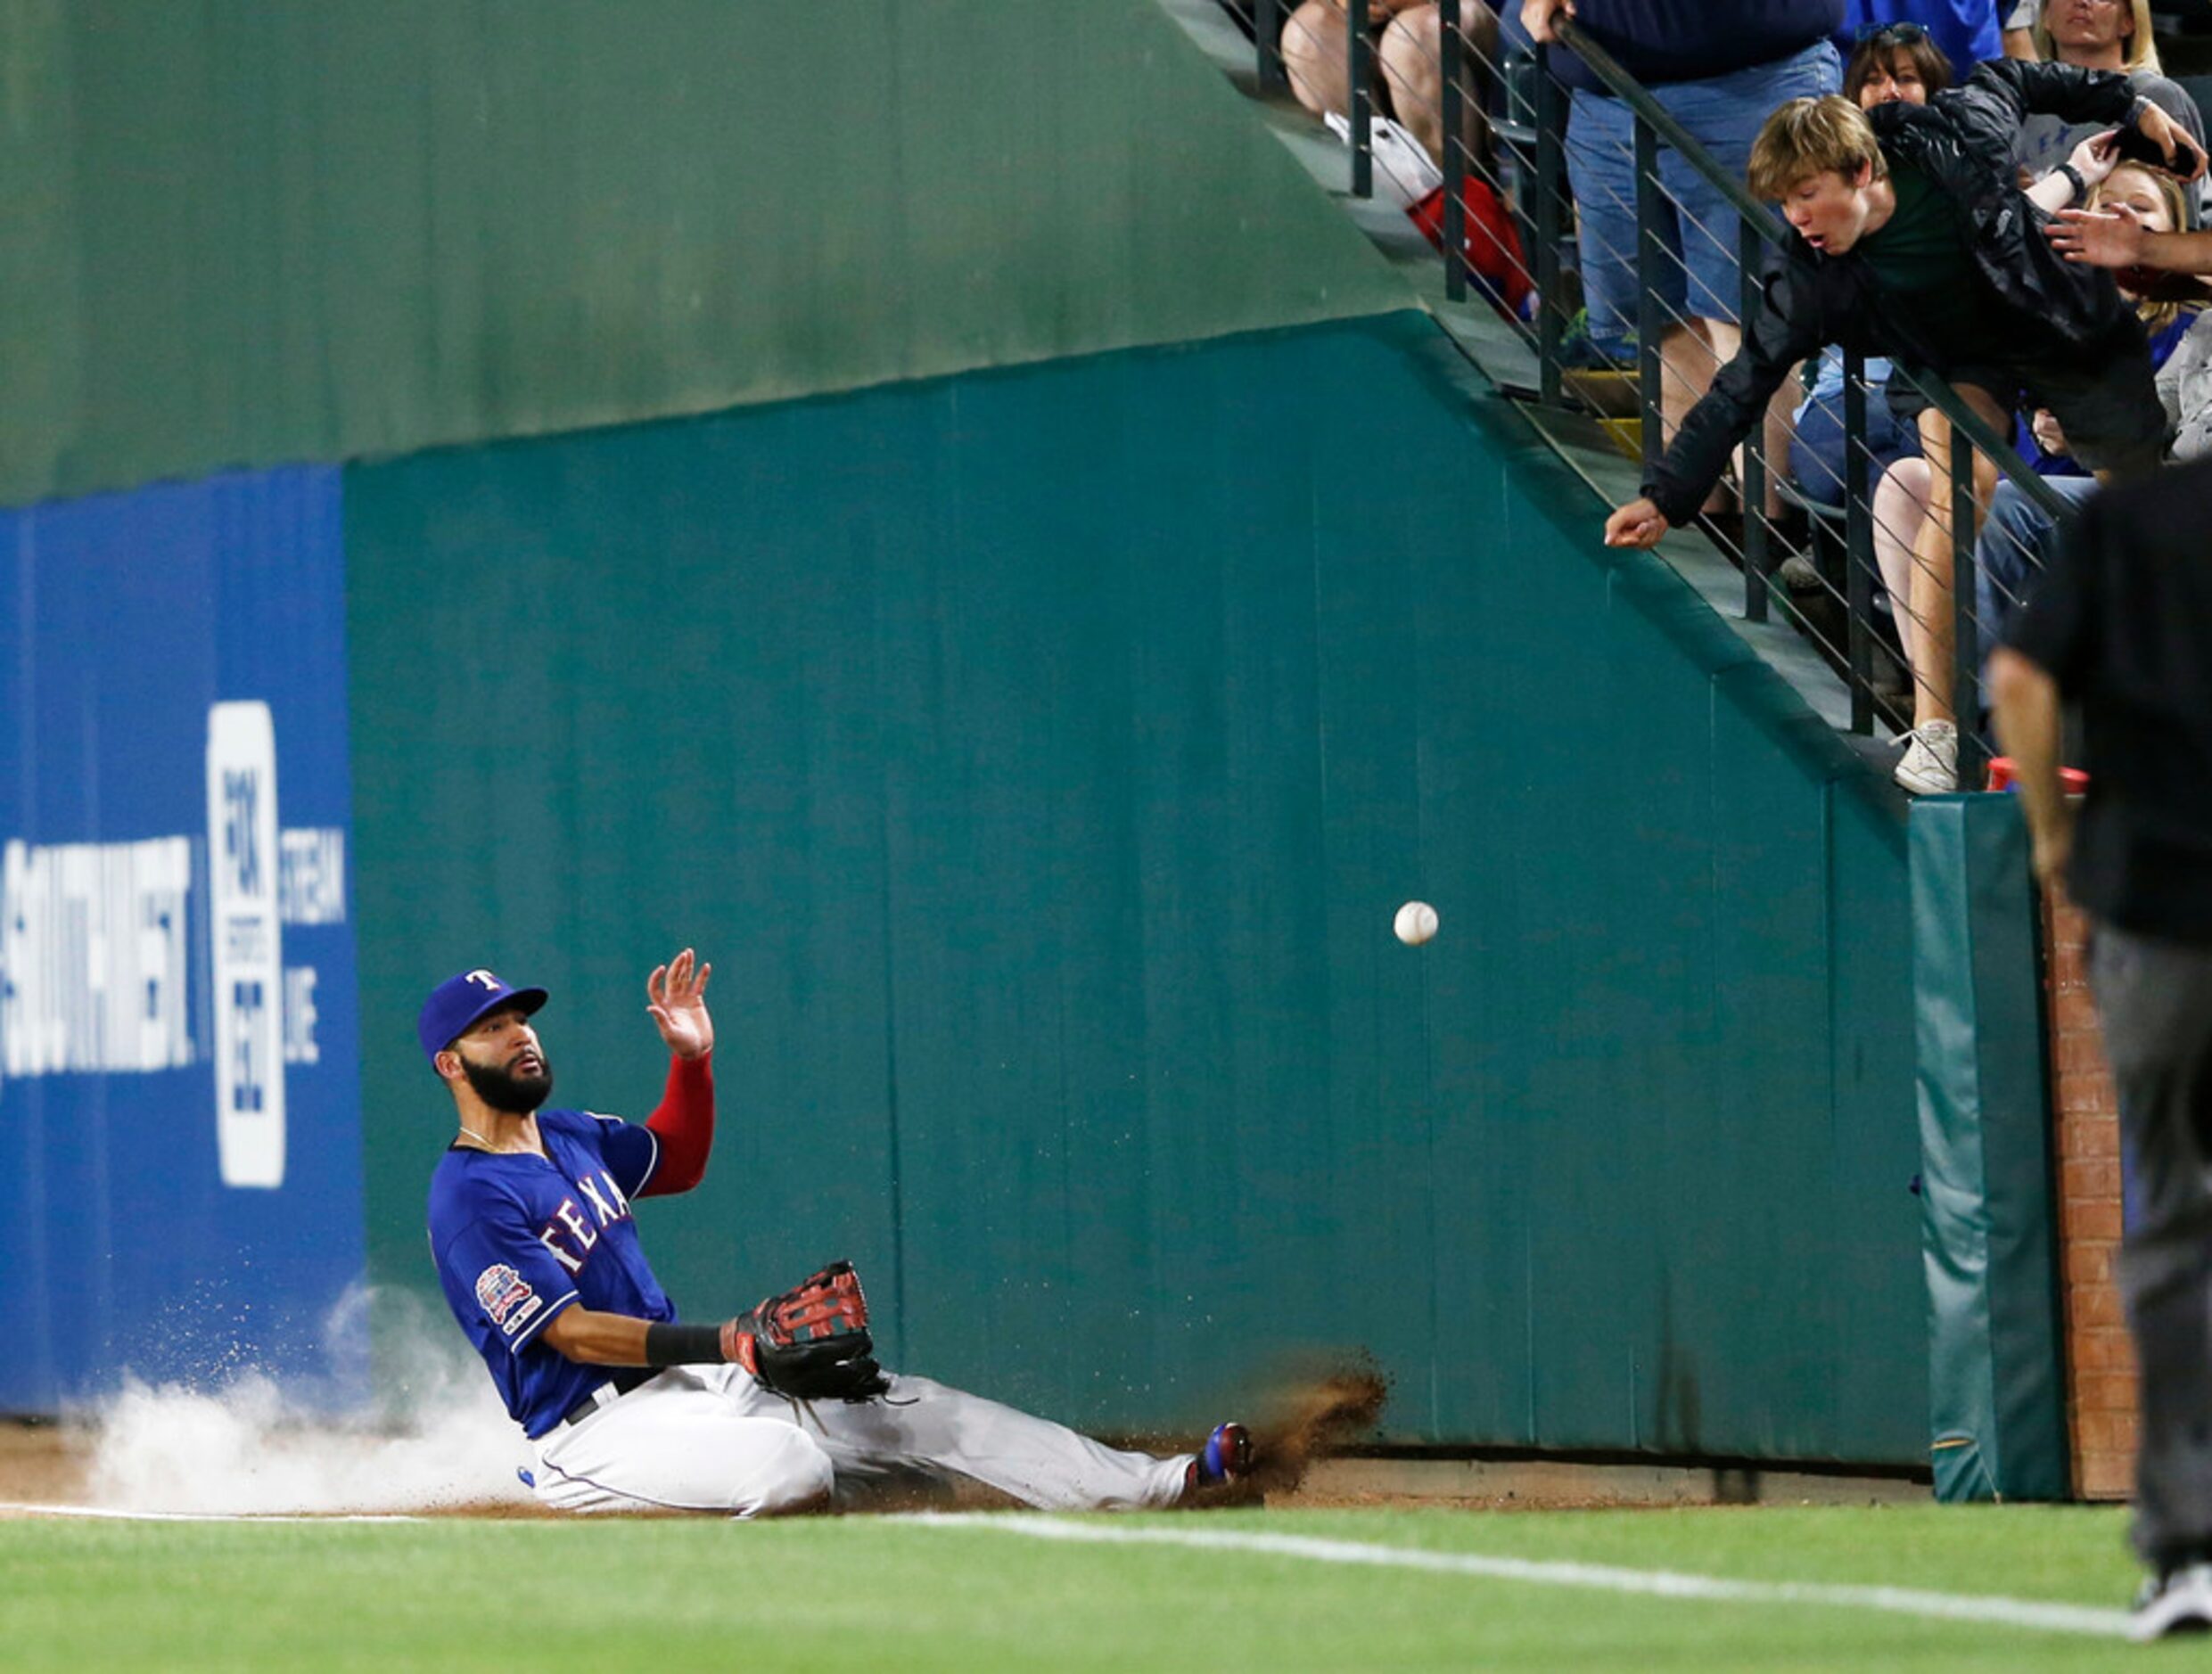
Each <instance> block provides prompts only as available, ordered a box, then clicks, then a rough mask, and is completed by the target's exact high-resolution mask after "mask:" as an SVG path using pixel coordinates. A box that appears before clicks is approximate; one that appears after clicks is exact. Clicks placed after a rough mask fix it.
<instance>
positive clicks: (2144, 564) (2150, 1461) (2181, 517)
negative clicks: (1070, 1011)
mask: <svg viewBox="0 0 2212 1674" xmlns="http://www.w3.org/2000/svg"><path fill="white" fill-rule="evenodd" d="M2208 521H2212V461H2200V462H2198V463H2195V464H2187V465H2181V466H2176V467H2175V469H2173V470H2172V471H2169V472H2165V473H2163V474H2162V475H2160V476H2159V478H2158V479H2157V480H2153V481H2150V482H2147V483H2143V484H2141V485H2136V486H2131V487H2126V488H2115V489H2113V490H2111V491H2109V492H2108V493H2105V494H2101V495H2099V496H2096V498H2094V499H2093V501H2091V502H2090V504H2089V505H2087V506H2086V507H2085V509H2084V511H2083V513H2082V516H2081V518H2080V520H2079V521H2078V522H2077V523H2076V525H2075V527H2074V529H2072V530H2071V531H2070V532H2069V534H2068V537H2067V538H2066V539H2065V540H2064V541H2063V542H2062V543H2061V545H2060V551H2059V554H2058V555H2057V557H2056V558H2055V559H2054V561H2053V562H2052V566H2051V568H2050V570H2048V571H2047V572H2046V573H2045V574H2044V576H2043V581H2042V584H2041V586H2040V587H2038V588H2037V589H2036V591H2035V595H2034V596H2033V597H2031V598H2030V599H2029V600H2028V602H2027V606H2026V607H2025V609H2024V610H2023V611H2021V613H2020V615H2019V619H2018V620H2016V621H2015V622H2014V623H2013V624H2012V626H2011V629H2010V631H2009V633H2008V634H2007V636H2006V639H2007V643H2006V644H2003V645H2002V646H2000V647H1999V648H1998V649H1997V650H1996V652H1994V653H1993V654H1992V656H1991V658H1990V665H1989V677H1990V690H1991V694H1992V698H1993V702H1994V707H1995V711H1996V722H1997V735H1998V738H1999V739H2000V741H2001V742H2002V744H2003V746H2004V748H2005V750H2006V751H2007V752H2008V753H2009V754H2010V755H2011V757H2012V759H2013V763H2014V766H2015V768H2016V770H2017V773H2018V783H2019V793H2020V800H2021V802H2022V804H2023V805H2024V807H2025V808H2026V811H2027V821H2028V829H2029V832H2030V833H2031V835H2032V837H2033V840H2034V845H2035V873H2036V875H2037V876H2038V877H2039V878H2040V879H2041V880H2042V881H2043V886H2044V888H2045V889H2046V890H2049V891H2051V893H2052V896H2053V897H2054V898H2057V897H2063V896H2067V895H2070V896H2071V897H2072V899H2074V900H2075V901H2076V903H2077V904H2078V905H2079V906H2080V907H2082V909H2083V910H2084V911H2085V913H2086V914H2087V915H2089V919H2090V924H2091V931H2092V939H2091V943H2090V954H2089V976H2090V984H2091V987H2092V988H2093V989H2094V990H2095V995H2096V1002H2097V1012H2098V1016H2099V1019H2100V1021H2101V1022H2102V1024H2103V1028H2104V1039H2105V1050H2106V1054H2107V1055H2108V1057H2109V1059H2110V1061H2111V1065H2112V1079H2113V1084H2114V1086H2115V1087H2117V1090H2118V1093H2119V1106H2120V1128H2121V1132H2122V1135H2123V1136H2124V1140H2125V1143H2126V1147H2127V1154H2128V1156H2129V1159H2130V1161H2131V1162H2132V1165H2133V1169H2132V1181H2133V1185H2134V1194H2133V1200H2134V1201H2133V1204H2132V1211H2133V1212H2132V1213H2131V1215H2130V1218H2129V1219H2128V1222H2127V1224H2126V1227H2125V1228H2124V1229H2123V1232H2122V1235H2121V1244H2120V1262H2119V1277H2120V1287H2121V1291H2122V1293H2123V1294H2124V1295H2125V1296H2126V1301H2127V1316H2128V1325H2129V1328H2130V1330H2131V1332H2132V1333H2133V1334H2134V1342H2135V1354H2136V1358H2137V1361H2138V1363H2139V1365H2140V1366H2141V1368H2142V1419H2141V1423H2142V1430H2141V1440H2140V1444H2139V1447H2138V1450H2137V1453H2136V1457H2135V1521H2134V1545H2135V1549H2136V1551H2137V1553H2138V1555H2140V1556H2141V1557H2142V1561H2143V1563H2144V1564H2145V1565H2146V1566H2148V1568H2149V1570H2150V1577H2149V1579H2148V1580H2146V1581H2145V1582H2144V1584H2143V1588H2142V1592H2141V1593H2140V1595H2139V1596H2137V1599H2136V1602H2135V1611H2134V1620H2133V1621H2132V1622H2131V1623H2130V1625H2129V1634H2130V1637H2134V1638H2137V1639H2155V1638H2160V1637H2165V1636H2166V1635H2167V1634H2170V1633H2181V1632H2204V1631H2207V1630H2212V1424H2208V1422H2207V1415H2208V1414H2212V658H2208V657H2207V656H2206V655H2205V647H2206V646H2207V645H2208V644H2212V551H2208V548H2207V545H2206V540H2205V534H2204V530H2205V527H2206V524H2207V523H2208ZM2066 702H2077V703H2078V704H2079V705H2080V706H2081V715H2082V722H2083V737H2084V740H2085V757H2084V759H2083V761H2082V764H2081V765H2082V766H2083V767H2085V768H2087V769H2088V773H2089V792H2088V797H2087V800H2086V801H2085V803H2084V805H2083V808H2082V810H2081V814H2080V816H2079V818H2078V821H2077V820H2076V816H2075V814H2074V811H2073V809H2072V808H2071V807H2070V806H2069V805H2068V802H2067V800H2066V799H2065V797H2064V796H2063V795H2062V794H2061V792H2060V778H2059V743H2060V709H2061V706H2062V705H2063V704H2064V703H2066Z"/></svg>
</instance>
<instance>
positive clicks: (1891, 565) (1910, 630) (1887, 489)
mask: <svg viewBox="0 0 2212 1674" xmlns="http://www.w3.org/2000/svg"><path fill="white" fill-rule="evenodd" d="M1927 520H1928V461H1927V460H1925V459H1922V458H1920V457H1919V456H1918V455H1914V456H1913V457H1912V458H1909V459H1900V460H1898V461H1896V462H1895V464H1892V465H1891V466H1890V467H1889V469H1888V470H1887V471H1885V472H1882V478H1881V480H1880V481H1879V482H1878V483H1876V484H1875V485H1874V562H1875V563H1876V565H1877V566H1878V567H1879V569H1880V570H1881V573H1882V586H1883V587H1884V588H1885V589H1886V590H1887V592H1888V594H1889V614H1890V619H1891V620H1893V621H1895V623H1896V625H1897V644H1898V645H1899V647H1900V648H1901V649H1902V650H1903V651H1904V662H1905V667H1906V668H1907V669H1911V670H1912V685H1913V689H1914V690H1915V691H1916V692H1917V691H1918V690H1919V688H1920V663H1921V658H1920V646H1919V644H1918V641H1917V638H1916V628H1917V626H1918V625H1917V623H1916V622H1915V621H1914V620H1913V611H1912V570H1913V562H1912V550H1913V546H1914V545H1915V543H1917V542H1918V541H1919V539H1920V525H1921V524H1922V523H1924V522H1926V521H1927ZM1916 703H1917V700H1916Z"/></svg>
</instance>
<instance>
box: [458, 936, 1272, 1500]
mask: <svg viewBox="0 0 2212 1674" xmlns="http://www.w3.org/2000/svg"><path fill="white" fill-rule="evenodd" d="M711 969H712V967H711V966H709V965H704V964H699V963H698V962H697V960H696V959H695V957H694V956H693V954H692V951H691V949H689V948H686V949H685V950H684V951H683V952H682V953H679V954H678V955H677V956H676V957H675V958H674V959H673V960H672V961H670V963H669V964H665V965H662V966H660V967H657V968H656V969H655V970H654V972H653V974H652V975H651V976H650V977H649V978H647V979H646V1011H647V1012H648V1013H650V1014H651V1016H652V1018H653V1021H654V1026H655V1027H656V1028H658V1029H659V1030H660V1031H661V1038H662V1040H663V1041H665V1042H666V1043H667V1045H668V1048H669V1051H670V1054H671V1060H670V1064H669V1073H668V1085H667V1088H666V1090H665V1091H664V1092H663V1094H662V1098H661V1103H660V1106H659V1108H657V1109H656V1110H654V1112H653V1114H652V1115H651V1116H650V1117H648V1118H647V1119H646V1122H645V1124H644V1126H642V1127H639V1126H636V1125H634V1124H632V1123H629V1122H627V1121H624V1120H621V1119H620V1118H618V1117H613V1116H598V1115H593V1114H589V1113H588V1112H583V1111H573V1110H547V1109H545V1108H544V1105H545V1102H546V1100H547V1098H548V1097H549V1096H550V1095H551V1094H552V1092H553V1066H552V1064H551V1063H550V1062H549V1061H548V1060H547V1057H546V1054H545V1048H544V1047H543V1046H541V1045H540V1044H539V1039H538V1032H537V1030H535V1029H534V1028H533V1027H532V1026H531V1023H530V1019H531V1018H532V1017H533V1016H534V1015H535V1014H536V1013H537V1011H538V1009H539V1007H540V1006H541V1005H544V1004H545V1003H546V999H547V994H546V990H545V989H535V988H522V989H518V988H513V987H510V986H509V985H508V984H507V983H506V982H504V981H501V980H500V979H499V978H498V977H497V976H495V975H494V974H493V973H492V972H489V971H484V970H476V971H466V972H462V973H461V974H460V975H458V976H455V977H452V978H450V979H448V981H444V982H441V983H440V984H439V985H438V987H437V988H436V989H433V990H432V993H431V996H430V997H429V999H427V1000H426V1001H424V1002H423V1011H422V1016H421V1018H420V1020H419V1022H418V1025H417V1027H418V1030H419V1033H420V1035H421V1038H422V1044H423V1052H424V1053H425V1054H427V1055H428V1056H429V1058H430V1062H431V1067H432V1069H433V1070H435V1071H437V1073H438V1076H439V1079H440V1080H442V1081H444V1082H445V1084H446V1088H447V1091H448V1092H449V1093H451V1094H452V1095H453V1105H454V1110H455V1112H456V1115H457V1116H458V1118H459V1121H460V1131H459V1133H458V1134H457V1135H456V1137H455V1138H454V1141H453V1144H452V1145H450V1146H449V1147H448V1149H447V1151H446V1153H445V1155H444V1157H443V1158H441V1159H440V1161H439V1164H438V1169H437V1172H436V1173H435V1174H434V1175H433V1176H432V1179H431V1187H430V1244H431V1251H432V1256H433V1257H434V1259H435V1260H436V1261H437V1263H438V1277H439V1281H440V1284H443V1285H444V1287H445V1292H446V1300H447V1301H448V1303H449V1304H450V1305H451V1307H452V1309H453V1316H454V1317H455V1318H456V1319H457V1320H459V1321H460V1323H461V1329H462V1330H463V1331H464V1332H465V1333H468V1338H469V1341H470V1342H473V1343H474V1344H475V1345H476V1349H477V1352H478V1353H480V1354H481V1355H482V1356H483V1357H484V1363H485V1365H487V1366H489V1367H490V1368H491V1378H492V1382H493V1383H495V1384H497V1386H498V1390H499V1394H500V1398H501V1399H503V1400H505V1401H506V1408H507V1411H508V1412H509V1413H510V1414H512V1415H513V1416H514V1419H515V1421H516V1422H517V1423H519V1424H521V1425H522V1429H523V1432H524V1433H525V1434H527V1435H528V1436H529V1437H530V1440H532V1441H533V1442H535V1443H536V1444H537V1452H538V1468H537V1470H536V1471H535V1472H534V1473H531V1472H525V1473H523V1480H524V1481H529V1482H530V1483H531V1485H532V1486H533V1487H534V1488H535V1489H536V1490H537V1493H538V1497H539V1498H540V1499H541V1500H543V1501H544V1502H545V1503H546V1504H547V1505H548V1506H555V1507H556V1508H558V1509H561V1510H563V1511H581V1512H593V1511H636V1510H648V1509H649V1510H655V1511H671V1510H672V1511H695V1512H711V1513H719V1514H726V1515H734V1516H739V1517H752V1516H762V1515H767V1514H773V1513H777V1512H790V1511H802V1510H810V1509H814V1508H818V1507H821V1506H826V1505H828V1504H830V1503H831V1501H832V1499H833V1497H837V1498H849V1497H850V1491H851V1490H852V1489H865V1488H866V1487H867V1485H868V1483H869V1482H870V1481H877V1482H881V1481H885V1480H886V1479H889V1478H891V1477H892V1476H893V1475H894V1474H904V1473H914V1472H919V1473H922V1474H924V1475H925V1476H930V1477H933V1478H936V1479H939V1480H953V1479H958V1478H967V1479H970V1480H972V1481H977V1482H982V1483H984V1484H986V1485H988V1486H990V1487H991V1488H995V1489H999V1490H1000V1491H1002V1492H1004V1493H1007V1494H1010V1495H1012V1496H1013V1497H1014V1498H1016V1499H1019V1500H1022V1501H1024V1502H1025V1503H1026V1504H1028V1505H1031V1506H1041V1507H1047V1508H1050V1509H1056V1510H1065V1509H1074V1508H1081V1507H1096V1506H1166V1505H1172V1504H1173V1503H1175V1502H1176V1501H1178V1500H1180V1499H1182V1498H1185V1497H1186V1496H1188V1495H1192V1494H1200V1493H1203V1492H1204V1491H1205V1490H1206V1489H1210V1488H1215V1487H1219V1486H1226V1485H1229V1484H1233V1483H1235V1482H1237V1481H1239V1480H1240V1479H1241V1478H1243V1477H1244V1476H1245V1474H1246V1473H1247V1472H1248V1471H1249V1470H1250V1468H1251V1464H1252V1442H1251V1437H1250V1435H1249V1434H1248V1432H1246V1429H1245V1427H1244V1426H1243V1425H1241V1424H1222V1425H1221V1426H1219V1427H1218V1428H1216V1429H1215V1430H1214V1432H1213V1435H1212V1436H1211V1437H1210V1438H1209V1439H1208V1440H1207V1441H1206V1445H1205V1450H1204V1451H1203V1452H1201V1453H1198V1454H1196V1455H1189V1454H1186V1455H1182V1456H1180V1457H1172V1458H1156V1457H1153V1456H1152V1455H1150V1454H1144V1453H1124V1452H1121V1451H1118V1450H1116V1449H1114V1448H1107V1447H1103V1446H1101V1445H1100V1444H1099V1443H1098V1442H1096V1441H1093V1440H1090V1438H1089V1437H1087V1436H1081V1435H1078V1434H1077V1433H1076V1432H1073V1431H1072V1430H1069V1429H1066V1428H1065V1427H1064V1426H1062V1425H1059V1424H1052V1423H1049V1422H1048V1421H1047V1420H1045V1419H1042V1418H1035V1417H1032V1416H1030V1415H1028V1414H1026V1413H1021V1412H1016V1411H1015V1410H1014V1409H1013V1408H1012V1407H1003V1406H1000V1405H999V1403H998V1402H996V1401H990V1400H984V1399H981V1398H980V1397H977V1396H974V1395H966V1394H963V1393H962V1392H961V1391H958V1390H954V1389H947V1388H946V1387H945V1386H944V1385H943V1384H942V1383H932V1382H930V1381H929V1380H928V1379H927V1378H919V1377H907V1376H903V1375H901V1374H897V1373H892V1372H885V1371H884V1369H883V1368H882V1367H881V1366H878V1365H877V1364H876V1358H875V1350H874V1345H873V1343H872V1342H871V1340H870V1338H869V1335H868V1303H867V1300H866V1298H865V1297H864V1296H863V1295H862V1294H861V1291H860V1285H859V1278H858V1277H857V1276H855V1275H854V1273H853V1271H852V1269H851V1267H850V1266H848V1265H847V1264H845V1263H843V1262H838V1263H836V1264H835V1265H834V1266H832V1267H829V1268H825V1269H824V1270H823V1271H821V1272H819V1273H818V1274H816V1275H814V1276H813V1277H811V1278H810V1279H809V1280H807V1281H806V1282H805V1283H804V1284H801V1285H800V1286H798V1287H797V1288H796V1289H794V1290H792V1291H789V1292H785V1294H783V1295H781V1296H777V1297H771V1298H769V1300H768V1301H764V1302H762V1303H761V1304H760V1305H759V1306H758V1307H756V1308H754V1309H752V1310H751V1311H750V1312H748V1313H744V1314H741V1315H739V1316H738V1317H736V1318H735V1319H728V1320H725V1321H723V1322H722V1323H721V1324H720V1325H687V1324H684V1323H683V1322H681V1321H680V1320H678V1318H677V1317H676V1308H675V1305H674V1304H673V1303H671V1302H670V1301H669V1299H668V1296H667V1293H666V1292H663V1291H662V1289H661V1286H660V1284H658V1282H657V1281H655V1279H654V1276H653V1268H652V1267H651V1266H650V1265H649V1264H648V1263H647V1262H646V1253H645V1250H644V1248H643V1246H642V1245H641V1244H640V1243H639V1242H638V1237H637V1221H636V1219H634V1218H633V1216H632V1210H631V1206H632V1203H633V1202H634V1201H635V1200H637V1199H638V1198H643V1197H660V1196H666V1195H670V1194H674V1193H678V1192H687V1191H689V1190H690V1189H691V1188H692V1187H693V1186H696V1185H698V1184H699V1181H700V1179H701V1178H703V1176H704V1174H705V1172H706V1166H707V1153H708V1152H709V1150H710V1149H711V1147H712V1145H713V1141H714V1072H713V1066H712V1061H713V1053H714V1023H713V1021H712V1019H711V1018H710V1017H709V1015H708V1013H707V1005H706V988H707V977H708V975H709V973H710V972H711ZM840 1490H845V1492H844V1493H843V1494H841V1493H840Z"/></svg>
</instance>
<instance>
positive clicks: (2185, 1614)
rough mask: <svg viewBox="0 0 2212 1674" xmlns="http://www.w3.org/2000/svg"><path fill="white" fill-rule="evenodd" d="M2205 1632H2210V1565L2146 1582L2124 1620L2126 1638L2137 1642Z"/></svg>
mask: <svg viewBox="0 0 2212 1674" xmlns="http://www.w3.org/2000/svg"><path fill="white" fill-rule="evenodd" d="M2208 1629H2212V1563H2191V1564H2190V1565H2189V1566H2188V1567H2187V1568H2185V1569H2179V1570H2175V1571H2173V1572H2172V1573H2171V1574H2167V1575H2160V1576H2157V1577H2155V1578H2154V1579H2152V1580H2148V1581H2145V1582H2144V1583H2143V1588H2142V1592H2141V1593H2139V1594H2137V1595H2136V1597H2135V1608H2134V1612H2133V1613H2132V1614H2131V1615H2130V1616H2129V1617H2128V1619H2127V1637H2129V1638H2131V1639H2134V1640H2136V1641H2139V1642H2140V1641H2142V1640H2145V1639H2163V1638H2164V1637H2166V1636H2167V1634H2169V1633H2203V1632H2205V1631H2206V1630H2208Z"/></svg>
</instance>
